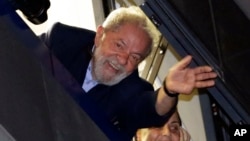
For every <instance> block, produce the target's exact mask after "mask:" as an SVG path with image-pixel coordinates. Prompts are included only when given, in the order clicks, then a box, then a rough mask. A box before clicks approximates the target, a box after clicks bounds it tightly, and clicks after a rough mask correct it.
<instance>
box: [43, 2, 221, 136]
mask: <svg viewBox="0 0 250 141" xmlns="http://www.w3.org/2000/svg"><path fill="white" fill-rule="evenodd" d="M41 39H42V40H43V41H44V43H45V44H46V45H47V46H48V48H49V49H50V51H51V52H52V54H54V55H55V56H56V57H57V58H58V59H59V60H60V62H61V63H62V64H63V65H64V66H65V68H66V69H67V70H68V71H69V72H70V73H71V74H72V76H73V77H74V78H75V79H76V81H77V82H78V83H79V85H80V86H82V89H83V92H84V94H82V95H81V96H78V97H77V98H75V100H76V101H77V102H81V101H83V99H85V100H86V99H88V101H91V102H92V103H93V104H94V105H96V106H97V107H98V108H99V109H101V111H102V112H101V113H100V114H101V115H102V116H103V117H104V118H103V119H107V120H108V121H109V122H110V123H112V124H114V125H115V126H116V127H117V129H118V130H119V131H121V132H123V133H124V134H126V135H127V136H128V137H130V138H132V136H133V135H134V134H135V132H136V130H137V129H139V128H142V127H151V126H156V125H157V126H159V125H163V124H164V123H165V121H166V120H167V119H168V118H169V116H170V115H171V114H172V113H173V112H174V109H175V107H176V104H177V101H178V94H179V93H181V94H189V93H191V92H192V90H193V89H194V88H204V87H210V86H213V85H214V80H213V79H214V78H215V77H216V74H215V73H214V72H213V71H212V69H211V67H209V66H200V67H196V68H189V67H188V65H189V63H190V62H191V60H192V57H191V56H187V57H185V58H183V59H182V60H181V61H180V62H179V63H177V64H176V65H175V66H174V67H172V68H171V69H170V71H169V74H168V75H167V77H166V79H165V81H164V84H163V87H162V88H160V89H159V90H156V91H154V89H153V86H152V85H151V84H150V83H148V82H146V81H145V80H143V79H141V78H140V77H139V75H138V70H137V67H138V64H139V63H140V62H141V61H142V60H143V59H145V58H146V57H147V56H148V55H149V53H150V52H151V50H152V48H153V46H155V44H156V43H157V42H158V40H159V32H158V31H157V30H156V29H155V27H154V25H153V24H152V23H151V22H150V21H149V20H148V18H147V17H146V16H145V15H144V13H143V12H142V11H141V10H140V8H139V7H134V6H132V7H128V8H119V9H117V10H114V11H113V12H111V13H110V15H109V16H108V17H107V18H106V20H105V21H104V23H103V24H102V25H100V26H99V27H98V28H97V31H96V33H95V32H93V31H89V30H86V29H81V28H77V27H71V26H67V25H63V24H60V23H57V24H55V25H54V26H53V27H52V29H51V30H50V31H49V32H48V33H46V34H43V35H41Z"/></svg>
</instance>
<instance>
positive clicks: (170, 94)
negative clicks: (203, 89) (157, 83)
mask: <svg viewBox="0 0 250 141" xmlns="http://www.w3.org/2000/svg"><path fill="white" fill-rule="evenodd" d="M162 87H163V90H164V92H165V94H166V95H168V96H169V97H178V95H179V93H171V92H169V91H168V89H167V87H166V79H165V80H164V81H163V84H162Z"/></svg>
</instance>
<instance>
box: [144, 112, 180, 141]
mask: <svg viewBox="0 0 250 141" xmlns="http://www.w3.org/2000/svg"><path fill="white" fill-rule="evenodd" d="M147 141H180V120H179V117H178V114H177V112H175V113H174V114H173V115H172V116H171V118H170V119H169V120H168V122H167V123H166V124H165V125H164V126H163V127H161V128H150V129H149V131H148V137H147Z"/></svg>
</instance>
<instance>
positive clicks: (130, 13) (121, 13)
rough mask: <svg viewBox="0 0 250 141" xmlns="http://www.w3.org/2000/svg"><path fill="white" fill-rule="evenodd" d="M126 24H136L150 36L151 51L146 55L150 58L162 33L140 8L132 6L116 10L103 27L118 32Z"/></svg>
mask: <svg viewBox="0 0 250 141" xmlns="http://www.w3.org/2000/svg"><path fill="white" fill-rule="evenodd" d="M126 23H131V24H135V25H137V26H138V27H140V28H141V29H143V30H144V31H145V32H146V33H147V34H148V36H149V38H150V39H151V44H150V46H149V50H148V51H147V53H146V56H148V55H149V54H150V52H151V50H152V48H153V47H155V46H157V44H158V42H159V39H160V32H159V31H158V30H157V29H156V27H155V26H154V25H153V23H152V22H151V21H150V20H149V19H148V17H147V16H146V15H145V14H144V12H143V11H142V10H141V9H140V8H139V7H137V6H130V7H121V8H118V9H115V10H114V11H112V12H111V13H110V14H109V15H108V17H107V18H106V20H105V21H104V22H103V24H102V26H103V27H104V28H105V30H116V29H117V28H119V27H120V26H121V25H123V24H126ZM146 56H145V57H146Z"/></svg>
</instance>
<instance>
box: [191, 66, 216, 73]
mask: <svg viewBox="0 0 250 141" xmlns="http://www.w3.org/2000/svg"><path fill="white" fill-rule="evenodd" d="M212 70H213V69H212V68H211V67H210V66H199V67H196V68H194V72H195V74H199V73H204V72H211V71H212Z"/></svg>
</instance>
